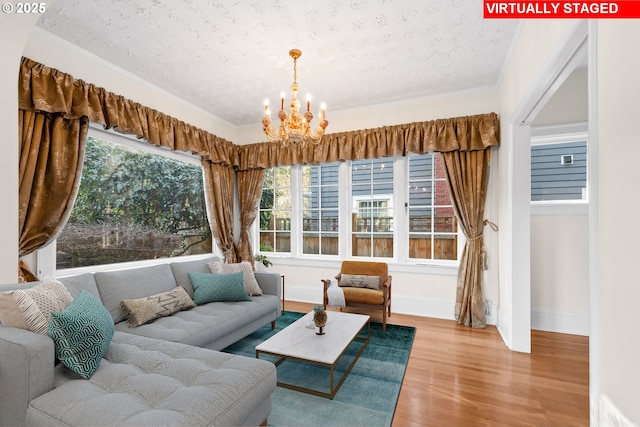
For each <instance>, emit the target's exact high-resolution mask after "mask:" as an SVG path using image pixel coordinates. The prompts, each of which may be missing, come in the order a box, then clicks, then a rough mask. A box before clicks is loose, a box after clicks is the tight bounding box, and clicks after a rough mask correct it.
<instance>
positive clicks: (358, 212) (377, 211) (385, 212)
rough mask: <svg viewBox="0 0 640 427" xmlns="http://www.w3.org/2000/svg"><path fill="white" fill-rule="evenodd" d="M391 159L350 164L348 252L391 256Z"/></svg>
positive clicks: (364, 255)
mask: <svg viewBox="0 0 640 427" xmlns="http://www.w3.org/2000/svg"><path fill="white" fill-rule="evenodd" d="M393 181H394V179H393V159H389V158H382V159H373V160H358V161H354V162H352V164H351V199H352V206H353V212H352V220H351V242H352V243H351V255H352V256H354V257H357V256H363V257H384V258H392V257H393V241H394V240H393V220H394V210H393Z"/></svg>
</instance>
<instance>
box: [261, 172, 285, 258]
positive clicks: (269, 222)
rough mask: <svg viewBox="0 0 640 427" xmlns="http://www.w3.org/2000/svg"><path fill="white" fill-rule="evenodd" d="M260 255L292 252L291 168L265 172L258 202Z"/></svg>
mask: <svg viewBox="0 0 640 427" xmlns="http://www.w3.org/2000/svg"><path fill="white" fill-rule="evenodd" d="M260 252H286V253H289V252H291V168H290V167H278V168H272V169H267V170H266V171H265V176H264V184H263V186H262V198H261V199H260Z"/></svg>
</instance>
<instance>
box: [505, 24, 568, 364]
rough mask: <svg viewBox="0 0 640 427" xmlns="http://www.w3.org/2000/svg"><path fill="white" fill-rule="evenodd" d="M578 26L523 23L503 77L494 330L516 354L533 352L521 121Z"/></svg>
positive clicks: (525, 135) (526, 153) (526, 154)
mask: <svg viewBox="0 0 640 427" xmlns="http://www.w3.org/2000/svg"><path fill="white" fill-rule="evenodd" d="M576 26H577V21H573V20H529V21H522V23H521V26H520V27H519V33H518V35H517V38H516V40H515V41H514V44H513V46H512V52H511V55H510V56H509V58H508V60H507V61H506V62H505V65H504V67H503V71H502V73H501V80H500V85H499V91H500V93H499V102H500V107H499V113H500V122H501V123H500V126H501V147H500V150H499V152H498V153H499V155H498V157H499V158H498V164H499V171H498V175H499V178H498V183H499V190H498V191H499V194H500V204H499V207H498V209H499V218H500V232H499V246H500V252H499V257H500V260H499V261H500V262H499V281H500V285H499V295H500V301H499V307H500V312H499V325H498V329H499V330H500V333H501V335H502V337H503V338H504V340H505V343H506V344H507V346H508V347H509V348H511V349H513V350H517V351H523V352H529V351H530V349H531V340H530V334H529V330H530V328H531V317H530V308H531V284H530V271H531V269H530V260H531V253H530V230H531V228H530V227H531V225H530V208H529V185H530V146H529V141H530V128H529V124H530V121H529V122H526V121H525V122H524V123H522V121H523V120H524V119H525V116H524V114H525V113H528V111H525V110H526V109H531V108H533V105H528V103H529V102H531V101H532V99H533V98H535V99H536V100H537V99H538V98H539V97H540V95H541V94H540V93H539V92H540V90H541V89H540V86H541V85H544V82H545V81H546V80H548V79H549V78H550V75H552V74H553V73H554V72H556V69H554V67H553V66H552V65H553V61H555V60H556V58H557V57H558V55H559V54H560V52H561V51H562V49H563V46H564V44H565V41H566V39H567V38H568V37H569V34H570V33H571V32H573V31H574V29H575V27H576ZM516 120H517V122H514V121H516Z"/></svg>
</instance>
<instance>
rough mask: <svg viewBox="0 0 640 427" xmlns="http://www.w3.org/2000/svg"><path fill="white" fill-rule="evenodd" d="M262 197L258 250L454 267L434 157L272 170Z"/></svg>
mask: <svg viewBox="0 0 640 427" xmlns="http://www.w3.org/2000/svg"><path fill="white" fill-rule="evenodd" d="M262 196H263V198H262V200H261V205H260V225H259V227H257V226H256V227H255V233H256V234H255V237H256V238H258V239H259V241H260V249H259V251H260V252H270V253H273V254H274V255H275V254H276V253H278V252H283V253H286V255H287V256H293V257H300V258H318V257H319V258H327V259H340V258H342V257H348V258H362V259H381V258H383V259H385V260H388V261H392V262H397V263H407V264H429V263H435V264H437V265H439V266H441V265H451V266H455V265H456V261H457V260H458V256H459V253H460V247H461V244H462V243H464V240H463V239H462V241H461V238H460V237H461V235H460V233H459V228H458V223H457V221H456V218H455V216H454V212H453V206H452V204H451V199H450V196H449V191H448V187H447V182H446V179H445V176H444V169H443V165H442V157H441V156H440V155H439V154H423V155H416V154H410V155H408V156H398V157H394V158H381V159H371V160H359V161H352V162H336V163H327V164H321V165H303V166H291V167H279V168H272V169H269V170H267V171H266V175H265V182H264V186H263V193H262Z"/></svg>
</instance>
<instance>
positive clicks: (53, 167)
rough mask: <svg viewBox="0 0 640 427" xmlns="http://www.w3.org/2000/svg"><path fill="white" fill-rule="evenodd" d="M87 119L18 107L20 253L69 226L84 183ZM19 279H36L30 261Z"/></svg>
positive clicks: (41, 244)
mask: <svg viewBox="0 0 640 427" xmlns="http://www.w3.org/2000/svg"><path fill="white" fill-rule="evenodd" d="M88 124H89V122H88V121H87V118H86V117H80V118H78V119H73V120H69V119H66V118H64V117H62V116H61V115H60V114H48V113H42V112H33V111H24V110H19V111H18V132H19V134H20V150H19V158H20V160H19V161H20V170H19V173H20V175H19V201H18V203H19V208H18V211H19V218H18V221H19V222H18V224H19V234H20V241H19V248H20V256H24V255H27V254H29V253H31V252H33V251H34V250H36V249H39V248H41V247H43V246H46V245H47V244H49V243H50V242H51V241H52V240H54V239H55V238H56V237H58V235H59V234H60V232H61V231H62V229H63V228H64V226H65V224H66V223H67V220H68V219H69V215H70V214H71V209H72V208H73V203H74V201H75V198H76V195H77V194H78V187H79V185H80V177H81V176H82V163H83V159H84V147H85V139H86V136H87V129H88ZM18 269H19V277H23V278H30V279H33V278H35V276H34V275H33V274H32V273H31V272H29V271H28V269H27V267H26V265H25V264H24V263H23V262H21V263H20V265H19V268H18Z"/></svg>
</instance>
